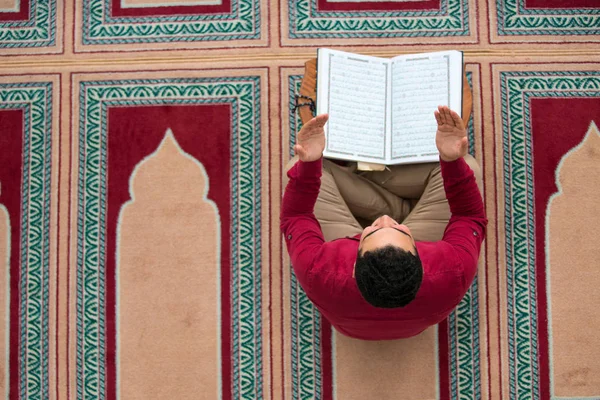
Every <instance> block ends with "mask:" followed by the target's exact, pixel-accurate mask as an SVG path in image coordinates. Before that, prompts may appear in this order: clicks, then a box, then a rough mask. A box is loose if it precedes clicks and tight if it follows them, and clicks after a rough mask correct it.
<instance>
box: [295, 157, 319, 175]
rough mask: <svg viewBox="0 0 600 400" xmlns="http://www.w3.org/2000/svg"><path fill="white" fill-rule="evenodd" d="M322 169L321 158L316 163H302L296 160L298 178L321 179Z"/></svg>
mask: <svg viewBox="0 0 600 400" xmlns="http://www.w3.org/2000/svg"><path fill="white" fill-rule="evenodd" d="M322 168H323V157H321V158H319V159H318V160H316V161H310V162H304V161H300V160H298V176H300V177H313V176H314V177H318V178H320V177H321V173H322Z"/></svg>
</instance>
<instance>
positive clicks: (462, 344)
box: [288, 72, 481, 400]
mask: <svg viewBox="0 0 600 400" xmlns="http://www.w3.org/2000/svg"><path fill="white" fill-rule="evenodd" d="M302 77H303V76H302V75H291V76H290V77H289V78H288V87H289V102H288V106H289V110H292V108H293V107H294V104H295V99H294V95H295V94H296V93H299V91H300V85H301V83H302ZM471 77H472V73H471V72H468V73H467V79H468V80H469V83H471ZM473 120H474V118H470V120H469V124H468V127H467V134H468V138H469V143H470V145H469V149H470V152H471V155H473V156H475V145H474V143H475V130H474V124H473ZM289 121H290V126H289V129H290V143H289V146H288V151H289V154H290V156H292V155H293V147H294V144H295V142H296V134H297V132H298V131H299V130H300V128H301V127H302V121H301V119H300V117H299V115H298V113H296V114H295V115H293V114H291V111H290V118H289ZM478 293H479V290H478V281H477V279H475V280H474V281H473V284H472V285H471V287H470V288H469V290H468V291H467V293H466V294H465V297H464V298H463V299H462V301H461V302H460V304H459V305H458V307H457V308H456V310H455V311H454V312H452V314H450V315H449V316H448V342H449V362H450V395H451V399H452V400H455V399H465V400H466V399H480V398H481V366H480V346H479V294H478ZM291 330H292V335H291V336H292V341H291V343H292V349H291V353H292V354H291V359H292V395H293V399H294V400H295V399H298V398H302V399H305V398H311V399H313V398H314V399H321V398H322V393H321V385H322V375H321V317H320V314H319V311H318V310H317V309H316V308H315V307H314V306H313V304H312V302H311V301H310V300H309V299H308V297H307V296H306V294H305V293H304V291H303V290H302V288H301V287H300V285H299V284H298V282H297V279H296V276H295V274H294V271H293V270H292V272H291Z"/></svg>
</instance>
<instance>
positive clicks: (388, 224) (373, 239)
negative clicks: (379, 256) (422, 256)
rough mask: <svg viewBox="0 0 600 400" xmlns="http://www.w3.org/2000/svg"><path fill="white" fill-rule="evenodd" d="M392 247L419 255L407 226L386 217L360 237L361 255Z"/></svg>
mask: <svg viewBox="0 0 600 400" xmlns="http://www.w3.org/2000/svg"><path fill="white" fill-rule="evenodd" d="M387 245H392V246H395V247H399V248H401V249H403V250H406V251H409V252H411V253H412V254H415V255H416V254H417V250H416V248H415V241H414V239H413V237H412V234H411V233H410V229H408V227H407V226H406V225H401V224H399V223H398V222H396V221H395V220H393V219H392V218H390V217H388V216H387V215H384V216H382V217H379V218H377V219H376V220H375V222H373V223H372V224H371V225H370V226H367V227H366V228H365V229H364V230H363V232H362V235H361V236H360V244H359V249H360V252H361V254H362V253H365V252H367V251H370V250H375V249H377V248H381V247H385V246H387Z"/></svg>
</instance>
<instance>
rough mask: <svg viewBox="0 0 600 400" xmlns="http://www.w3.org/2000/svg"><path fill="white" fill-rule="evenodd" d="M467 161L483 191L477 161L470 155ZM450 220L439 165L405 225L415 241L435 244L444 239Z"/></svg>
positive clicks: (467, 156) (466, 157) (433, 171)
mask: <svg viewBox="0 0 600 400" xmlns="http://www.w3.org/2000/svg"><path fill="white" fill-rule="evenodd" d="M465 161H466V162H467V164H469V166H470V167H471V169H472V170H473V172H474V173H475V178H476V180H477V184H478V186H479V188H480V190H481V170H480V168H479V165H478V164H477V161H476V160H475V159H474V158H473V157H471V156H470V155H466V156H465ZM449 220H450V207H449V206H448V200H447V199H446V192H445V191H444V182H443V180H442V173H441V169H440V167H439V165H438V166H437V167H436V168H435V169H433V170H432V171H431V174H430V176H429V179H428V182H427V186H426V188H425V191H424V192H423V195H422V196H421V199H420V200H419V202H418V203H417V205H416V206H415V208H414V209H413V210H412V212H411V213H410V215H409V216H408V217H407V218H406V219H405V220H404V222H403V223H404V224H405V225H406V226H408V228H409V229H410V230H411V231H412V233H413V237H414V238H415V240H417V241H430V242H434V241H437V240H441V239H442V236H443V235H444V230H445V229H446V226H447V225H448V221H449Z"/></svg>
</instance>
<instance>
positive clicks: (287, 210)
mask: <svg viewBox="0 0 600 400" xmlns="http://www.w3.org/2000/svg"><path fill="white" fill-rule="evenodd" d="M434 114H435V118H436V121H437V126H438V127H437V132H436V145H437V148H438V151H439V153H440V163H439V166H437V167H435V166H433V167H432V166H431V165H430V166H427V168H429V174H428V175H427V178H426V181H427V182H423V183H422V184H423V185H424V186H425V188H424V189H423V190H422V191H421V199H420V200H419V201H418V202H417V203H416V205H415V204H414V200H416V199H412V201H411V199H410V198H407V199H404V198H400V197H399V196H394V194H393V193H391V192H389V191H387V190H386V189H385V187H384V186H385V185H386V184H387V183H389V182H380V184H379V185H375V181H376V180H377V179H376V178H375V179H371V180H369V179H367V178H364V177H361V176H358V175H356V174H354V173H353V172H352V171H348V170H347V169H344V168H342V167H339V166H337V165H334V164H333V163H331V162H329V161H328V160H325V161H324V160H323V158H322V157H323V150H324V148H325V136H324V130H323V126H324V125H325V123H326V122H327V119H328V116H327V115H326V114H323V115H319V116H317V117H316V118H313V119H312V120H310V121H309V122H308V123H306V124H305V125H304V126H303V128H302V130H301V131H300V132H299V133H298V138H297V144H296V145H295V147H294V150H295V151H296V154H297V156H298V158H299V160H298V162H296V163H295V164H294V166H293V167H291V169H290V170H289V171H288V178H289V183H288V184H287V187H286V189H285V194H284V197H283V203H282V211H281V230H282V232H283V234H284V237H285V240H286V243H287V248H288V251H289V254H290V256H291V260H292V265H293V267H294V271H295V273H296V277H297V278H298V281H299V283H300V285H301V286H302V288H303V289H304V291H305V292H306V294H307V296H308V297H309V299H310V300H311V301H312V302H313V303H314V304H315V305H316V307H317V308H318V309H319V310H320V311H321V313H322V314H323V316H324V317H325V318H327V319H328V320H329V321H330V322H331V324H332V325H333V326H334V327H335V328H336V329H337V330H338V331H339V332H340V333H342V334H345V335H347V336H350V337H354V338H358V339H365V340H386V339H399V338H407V337H411V336H414V335H417V334H419V333H420V332H422V331H423V330H425V329H426V328H427V327H429V326H431V325H434V324H437V323H439V322H440V321H442V320H443V319H445V318H446V317H447V316H448V314H449V313H450V312H451V311H452V310H453V309H454V308H455V307H456V305H457V304H458V303H459V302H460V300H461V299H462V297H463V296H464V294H465V293H466V291H467V290H468V288H469V286H470V285H471V283H472V281H473V279H474V277H475V274H476V271H477V260H478V258H479V251H480V247H481V243H482V241H483V239H484V237H485V228H486V225H487V219H486V217H485V212H484V208H483V202H482V199H481V195H480V193H479V190H478V187H477V183H476V180H475V176H474V173H473V171H472V169H471V168H470V167H469V165H468V164H467V162H466V161H465V157H467V158H470V157H469V156H467V137H466V130H465V127H464V124H463V122H462V120H461V119H460V117H459V116H458V114H456V113H455V112H453V111H451V110H450V109H449V108H448V107H439V108H438V110H437V111H435V112H434ZM470 160H471V161H470V162H471V163H472V165H473V166H474V167H475V168H476V164H475V163H474V162H473V161H474V160H472V158H470ZM410 168H411V167H408V169H404V172H406V171H407V170H410ZM417 168H418V167H417ZM398 171H400V172H402V171H403V169H402V167H400V168H398V169H395V170H394V171H391V175H390V176H388V177H387V180H388V181H394V180H396V181H397V180H399V179H400V180H402V179H408V181H410V177H408V178H407V177H403V176H402V173H397V172H398ZM440 174H441V178H442V179H440V178H439V176H440ZM336 176H337V178H336ZM322 177H323V178H327V179H329V180H331V179H334V180H335V181H336V182H334V184H333V185H332V184H331V182H324V185H325V186H326V188H325V190H323V188H322V187H321V178H322ZM343 179H349V180H351V181H353V182H355V183H356V186H357V187H356V188H355V189H356V190H355V192H354V193H352V189H351V188H349V187H348V186H347V185H346V187H345V188H343V187H344V185H343V182H342V181H343ZM324 181H325V179H324ZM442 184H443V185H442ZM404 186H408V187H409V190H408V191H410V190H413V189H414V185H411V184H408V185H404ZM439 186H443V188H444V192H445V197H446V198H447V200H445V199H443V200H442V199H441V197H442V195H439V194H437V195H435V193H434V192H436V190H437V189H436V187H439ZM320 189H321V190H320ZM336 189H339V190H340V191H339V192H336ZM361 189H364V190H370V191H371V192H373V193H375V192H376V193H377V194H378V195H379V197H380V198H379V199H377V197H373V198H375V201H374V202H371V203H373V204H375V203H378V202H379V203H381V204H383V206H382V207H381V208H382V209H383V210H384V211H385V210H386V209H391V210H395V211H397V212H398V213H399V214H398V215H401V216H402V217H404V215H405V214H406V213H407V212H409V215H408V217H407V218H406V219H405V220H404V222H405V224H399V223H398V222H397V221H396V220H395V219H393V218H392V217H390V216H388V215H383V216H381V217H379V218H377V219H375V221H374V222H372V223H371V224H370V225H367V226H366V227H365V228H364V229H362V228H361V227H360V225H359V224H358V221H357V219H356V218H354V217H355V216H356V217H359V218H360V219H362V220H363V223H364V220H367V219H368V217H369V216H370V215H373V214H374V213H376V212H378V211H381V210H378V209H369V207H366V206H365V205H368V204H369V201H367V202H366V203H364V204H358V205H357V202H356V201H354V200H355V198H360V197H362V196H364V192H363V191H362V190H361ZM437 191H438V192H440V191H441V190H437ZM341 192H345V193H341ZM432 193H434V194H433V195H432ZM332 194H333V196H332ZM394 197H397V200H398V201H395V200H394V199H393V198H394ZM382 199H383V200H382ZM332 204H333V205H334V207H331V206H332ZM315 205H316V206H317V209H318V210H319V215H318V217H319V218H318V220H317V218H316V217H315V213H314V211H315ZM328 207H329V210H335V212H329V213H328V212H326V211H325V210H327V208H328ZM335 207H337V209H336V208H335ZM448 207H449V211H450V212H451V217H449V216H445V212H444V210H445V209H448ZM351 209H353V210H351ZM403 213H404V214H403ZM353 214H354V215H353ZM432 215H433V217H432ZM448 217H449V221H448ZM419 219H423V221H425V223H424V224H421V225H419V224H418V222H419ZM319 222H321V225H323V226H326V227H327V229H328V236H329V237H328V238H327V239H328V240H330V241H327V242H326V241H325V239H326V238H325V237H324V236H323V232H322V230H321V225H320V224H319ZM409 222H410V223H411V224H412V225H411V224H409ZM446 225H447V226H446ZM410 226H414V227H418V230H419V231H420V233H419V234H418V235H417V234H416V233H415V232H414V231H415V230H416V229H412V230H411V228H410ZM440 226H445V230H444V229H440ZM361 230H362V231H361ZM438 231H439V232H438ZM440 233H443V237H441V240H438V241H422V240H429V239H423V238H432V237H437V236H441V235H440ZM332 239H335V240H332Z"/></svg>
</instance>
